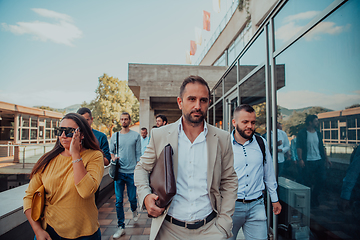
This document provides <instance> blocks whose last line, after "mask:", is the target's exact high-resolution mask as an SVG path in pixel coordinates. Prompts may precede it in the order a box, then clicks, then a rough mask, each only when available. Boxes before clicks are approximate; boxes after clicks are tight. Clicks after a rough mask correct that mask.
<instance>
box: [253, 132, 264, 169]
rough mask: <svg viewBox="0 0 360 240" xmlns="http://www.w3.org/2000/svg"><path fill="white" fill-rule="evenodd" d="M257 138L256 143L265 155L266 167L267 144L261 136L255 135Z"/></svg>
mask: <svg viewBox="0 0 360 240" xmlns="http://www.w3.org/2000/svg"><path fill="white" fill-rule="evenodd" d="M254 136H255V138H256V141H257V143H258V144H259V147H260V149H261V152H262V154H263V165H265V163H266V153H265V144H264V141H263V140H262V138H261V137H260V136H258V135H256V134H255V135H254Z"/></svg>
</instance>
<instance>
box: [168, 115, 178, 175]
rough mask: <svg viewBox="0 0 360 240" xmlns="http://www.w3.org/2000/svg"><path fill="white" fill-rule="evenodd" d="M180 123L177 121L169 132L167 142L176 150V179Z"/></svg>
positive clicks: (174, 165)
mask: <svg viewBox="0 0 360 240" xmlns="http://www.w3.org/2000/svg"><path fill="white" fill-rule="evenodd" d="M179 121H180V120H178V121H176V122H175V123H174V124H173V126H172V127H171V128H170V129H169V130H168V132H167V140H168V143H170V145H171V147H172V148H173V150H174V154H173V169H174V174H175V179H177V171H178V135H179Z"/></svg>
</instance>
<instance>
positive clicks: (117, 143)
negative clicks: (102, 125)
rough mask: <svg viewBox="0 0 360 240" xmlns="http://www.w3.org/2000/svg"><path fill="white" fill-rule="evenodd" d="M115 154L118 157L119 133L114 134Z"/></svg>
mask: <svg viewBox="0 0 360 240" xmlns="http://www.w3.org/2000/svg"><path fill="white" fill-rule="evenodd" d="M116 154H118V155H119V132H116Z"/></svg>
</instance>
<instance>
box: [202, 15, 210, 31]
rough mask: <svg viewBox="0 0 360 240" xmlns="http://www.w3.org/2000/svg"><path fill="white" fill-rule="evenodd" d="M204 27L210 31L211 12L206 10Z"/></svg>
mask: <svg viewBox="0 0 360 240" xmlns="http://www.w3.org/2000/svg"><path fill="white" fill-rule="evenodd" d="M203 29H204V30H206V31H210V13H209V12H207V11H204V17H203Z"/></svg>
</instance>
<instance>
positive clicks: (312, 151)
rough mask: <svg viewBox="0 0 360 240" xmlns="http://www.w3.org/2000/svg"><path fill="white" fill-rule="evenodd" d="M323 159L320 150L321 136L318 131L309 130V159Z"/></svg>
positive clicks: (307, 158)
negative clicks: (319, 136)
mask: <svg viewBox="0 0 360 240" xmlns="http://www.w3.org/2000/svg"><path fill="white" fill-rule="evenodd" d="M320 159H321V155H320V150H319V138H318V135H317V132H316V131H315V132H313V133H311V132H309V131H307V157H306V160H307V161H317V160H320Z"/></svg>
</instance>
